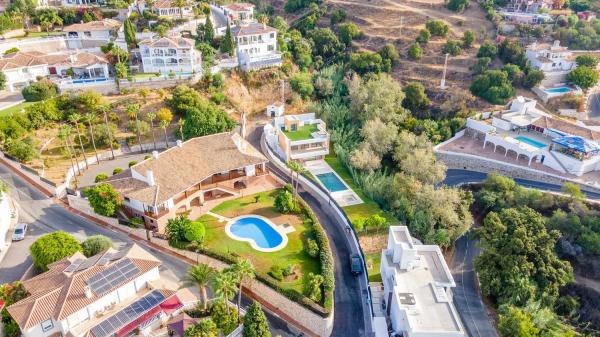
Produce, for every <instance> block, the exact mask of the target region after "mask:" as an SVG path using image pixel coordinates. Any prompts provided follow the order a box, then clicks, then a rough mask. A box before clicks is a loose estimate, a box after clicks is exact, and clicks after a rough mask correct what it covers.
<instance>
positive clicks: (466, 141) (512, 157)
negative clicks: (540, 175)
mask: <svg viewBox="0 0 600 337" xmlns="http://www.w3.org/2000/svg"><path fill="white" fill-rule="evenodd" d="M526 136H527V137H529V134H527V135H526ZM531 138H532V139H533V137H531ZM535 140H538V139H537V138H536V139H535ZM546 142H547V140H546ZM440 149H441V150H443V151H450V152H458V153H466V154H472V155H476V156H479V157H483V158H488V159H494V160H498V161H502V162H506V163H508V164H514V165H519V166H523V167H527V168H531V169H534V170H538V171H543V172H547V173H550V174H555V175H559V176H563V177H566V178H576V177H575V176H574V175H572V174H565V173H562V172H559V171H557V170H554V169H552V168H550V167H548V166H546V165H544V164H542V163H538V162H532V163H531V165H528V164H529V159H528V158H527V157H525V156H519V158H518V159H517V158H516V153H515V152H513V151H508V153H507V154H506V155H505V152H504V150H502V149H498V150H497V151H496V152H494V145H493V144H492V143H488V144H487V145H486V147H485V148H483V141H482V140H479V139H473V138H471V137H468V136H463V137H460V138H458V139H456V140H455V141H452V142H450V143H448V144H445V145H443V146H442V147H441V148H440Z"/></svg>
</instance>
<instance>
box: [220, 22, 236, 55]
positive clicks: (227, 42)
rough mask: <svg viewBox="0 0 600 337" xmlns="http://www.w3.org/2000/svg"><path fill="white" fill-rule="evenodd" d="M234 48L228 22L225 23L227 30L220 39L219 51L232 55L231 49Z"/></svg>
mask: <svg viewBox="0 0 600 337" xmlns="http://www.w3.org/2000/svg"><path fill="white" fill-rule="evenodd" d="M234 49H235V43H234V42H233V34H232V33H231V26H230V25H229V22H228V23H227V30H226V31H225V36H224V37H223V40H222V41H221V52H223V53H227V54H229V56H233V51H234Z"/></svg>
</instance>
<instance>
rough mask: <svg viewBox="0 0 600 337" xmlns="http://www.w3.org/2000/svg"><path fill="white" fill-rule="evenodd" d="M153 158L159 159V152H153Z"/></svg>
mask: <svg viewBox="0 0 600 337" xmlns="http://www.w3.org/2000/svg"><path fill="white" fill-rule="evenodd" d="M152 158H154V159H158V151H152Z"/></svg>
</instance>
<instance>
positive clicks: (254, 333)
mask: <svg viewBox="0 0 600 337" xmlns="http://www.w3.org/2000/svg"><path fill="white" fill-rule="evenodd" d="M269 336H271V333H270V332H269V325H268V324H267V317H266V316H265V313H264V312H263V310H262V308H261V306H260V304H258V302H256V301H253V302H252V304H250V306H249V307H248V309H247V310H246V316H244V332H243V337H269Z"/></svg>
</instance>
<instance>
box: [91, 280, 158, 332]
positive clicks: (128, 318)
mask: <svg viewBox="0 0 600 337" xmlns="http://www.w3.org/2000/svg"><path fill="white" fill-rule="evenodd" d="M164 300H165V296H164V295H163V294H162V293H161V292H160V291H158V290H154V291H152V292H151V293H149V294H148V295H146V296H144V297H142V298H141V299H139V300H137V301H135V302H133V303H131V304H130V305H128V306H127V307H125V308H123V310H121V311H119V312H118V313H116V314H114V315H112V316H110V317H109V318H107V319H106V320H104V321H102V322H101V323H100V324H98V325H96V326H95V327H93V328H92V330H91V331H92V334H93V335H94V337H107V336H111V335H113V334H114V333H115V332H117V331H118V330H119V329H121V328H122V327H124V326H125V325H127V324H129V323H131V322H133V321H134V320H136V319H137V318H139V317H140V316H142V315H143V314H144V313H146V312H147V311H148V310H150V309H152V308H154V307H156V306H157V305H159V304H160V303H162V302H163V301H164Z"/></svg>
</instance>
